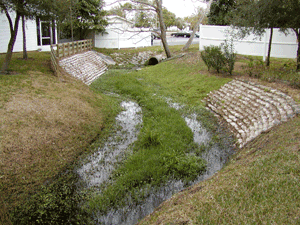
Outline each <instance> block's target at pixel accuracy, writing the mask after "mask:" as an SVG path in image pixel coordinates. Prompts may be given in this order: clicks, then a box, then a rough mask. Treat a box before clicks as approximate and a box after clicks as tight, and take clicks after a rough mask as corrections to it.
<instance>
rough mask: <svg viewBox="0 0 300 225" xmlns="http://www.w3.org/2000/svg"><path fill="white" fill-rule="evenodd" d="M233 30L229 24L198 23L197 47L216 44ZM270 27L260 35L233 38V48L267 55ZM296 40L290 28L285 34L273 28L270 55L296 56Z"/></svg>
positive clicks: (240, 51)
mask: <svg viewBox="0 0 300 225" xmlns="http://www.w3.org/2000/svg"><path fill="white" fill-rule="evenodd" d="M231 32H234V30H233V28H231V27H230V26H211V25H200V39H199V49H200V51H202V50H204V46H209V45H215V46H218V45H220V44H221V43H223V42H224V41H225V39H226V38H227V39H229V38H230V35H229V34H230V33H231ZM269 37H270V29H266V32H265V33H264V34H263V35H262V36H261V37H257V36H255V35H253V34H252V35H250V36H248V37H246V38H244V39H242V40H234V48H235V51H236V52H237V53H238V54H242V55H253V56H263V58H264V60H265V58H266V55H267V49H268V43H269ZM297 48H298V42H297V37H296V35H295V33H294V31H293V30H292V29H289V32H288V34H287V35H285V34H284V33H282V32H280V31H279V29H278V28H275V29H274V32H273V38H272V49H271V57H277V58H296V57H297Z"/></svg>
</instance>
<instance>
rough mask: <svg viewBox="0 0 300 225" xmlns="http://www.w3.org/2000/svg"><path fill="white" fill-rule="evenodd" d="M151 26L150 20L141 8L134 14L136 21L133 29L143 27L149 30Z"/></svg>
mask: <svg viewBox="0 0 300 225" xmlns="http://www.w3.org/2000/svg"><path fill="white" fill-rule="evenodd" d="M151 24H152V19H151V17H150V16H149V14H147V13H146V12H145V11H144V10H143V8H141V9H138V10H137V12H136V19H135V24H134V25H135V27H144V28H149V27H151Z"/></svg>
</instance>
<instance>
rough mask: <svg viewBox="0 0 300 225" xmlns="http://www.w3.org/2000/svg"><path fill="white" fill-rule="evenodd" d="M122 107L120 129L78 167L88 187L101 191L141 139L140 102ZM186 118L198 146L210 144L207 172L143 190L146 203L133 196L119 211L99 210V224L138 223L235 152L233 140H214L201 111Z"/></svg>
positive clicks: (176, 106)
mask: <svg viewBox="0 0 300 225" xmlns="http://www.w3.org/2000/svg"><path fill="white" fill-rule="evenodd" d="M167 102H168V103H169V106H170V107H173V108H175V109H177V110H178V109H180V108H182V106H180V105H179V104H176V103H171V102H170V100H167ZM121 106H122V107H123V108H124V111H122V112H121V113H120V114H119V115H118V116H117V118H116V121H117V126H118V127H119V128H120V129H119V130H118V131H117V132H116V133H115V134H114V135H113V136H111V137H110V138H109V139H108V140H107V142H106V143H105V145H104V147H103V148H101V149H98V151H97V152H96V153H94V154H93V155H92V156H90V157H89V158H88V159H87V160H85V162H84V163H83V165H82V167H81V168H79V169H78V170H77V173H78V174H79V175H80V177H81V180H82V181H83V182H84V183H85V185H84V186H85V188H87V189H89V188H93V190H95V191H98V192H99V193H100V192H101V189H100V186H101V185H102V184H103V183H104V182H107V181H108V179H109V177H110V175H111V173H112V172H113V170H114V169H115V164H116V163H118V162H119V161H120V160H121V159H122V158H123V156H124V155H125V154H126V152H127V151H128V149H129V151H130V146H131V145H132V144H133V143H134V142H135V141H136V140H137V135H138V133H139V129H138V127H139V126H140V125H141V124H142V114H141V113H142V110H141V108H140V107H139V106H138V104H136V103H134V102H131V101H129V102H122V103H121ZM183 117H184V119H185V121H186V124H187V126H188V127H189V128H190V129H191V130H192V131H193V134H194V142H195V143H197V144H198V145H204V146H208V147H207V148H206V150H205V151H204V152H203V153H202V154H201V156H202V158H203V159H205V160H206V161H207V169H206V171H205V172H204V173H203V174H201V175H199V176H198V177H197V179H196V180H195V181H193V182H190V183H188V185H187V184H186V183H185V182H183V181H181V180H179V181H176V180H169V181H168V182H167V183H165V184H164V185H162V186H160V187H158V188H146V189H143V190H140V191H143V192H144V193H145V199H144V200H143V202H139V203H135V202H134V201H132V200H131V199H127V202H128V204H127V206H125V207H122V208H119V209H116V210H115V209H112V210H110V211H108V212H107V213H106V215H102V214H101V213H99V212H95V213H94V215H93V217H94V218H93V219H94V221H95V224H136V223H137V222H138V221H139V220H141V219H142V218H144V217H145V216H147V215H149V214H150V213H152V212H153V211H154V209H155V208H156V207H158V206H159V205H160V204H161V203H162V202H163V201H165V200H167V199H169V198H171V196H172V195H173V194H175V193H178V192H179V191H181V190H183V189H185V188H186V187H187V186H190V185H193V184H195V183H198V182H200V181H203V180H205V179H207V178H209V177H211V176H212V175H213V174H214V173H216V172H217V171H218V170H220V169H221V168H222V167H223V165H224V164H225V163H226V161H227V160H228V157H229V156H230V155H231V154H233V153H234V150H233V148H232V147H230V146H231V141H232V140H230V139H226V138H223V139H222V140H221V142H222V143H221V144H220V143H212V141H211V139H212V135H211V134H210V133H209V132H208V131H207V130H206V129H205V128H204V127H203V126H202V124H201V122H200V121H198V120H197V114H195V113H194V114H191V115H187V116H183Z"/></svg>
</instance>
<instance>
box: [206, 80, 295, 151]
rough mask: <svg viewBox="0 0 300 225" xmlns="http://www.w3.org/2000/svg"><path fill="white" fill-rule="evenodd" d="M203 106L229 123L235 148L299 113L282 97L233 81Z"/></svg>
mask: <svg viewBox="0 0 300 225" xmlns="http://www.w3.org/2000/svg"><path fill="white" fill-rule="evenodd" d="M206 103H207V107H208V108H209V109H211V110H212V111H213V112H215V113H216V114H217V115H219V116H221V117H222V118H223V119H224V120H225V121H226V122H227V123H228V124H229V127H230V129H231V130H232V131H233V133H234V134H235V136H236V138H237V142H238V144H239V147H243V146H244V145H245V144H246V143H248V142H249V141H251V140H253V139H254V138H255V137H257V136H258V135H259V134H261V133H262V132H266V131H268V130H269V129H270V128H272V127H273V126H275V125H278V124H280V123H281V122H285V121H287V120H288V119H289V118H292V117H294V116H295V115H297V114H300V106H299V105H298V104H296V102H295V101H294V100H293V99H292V98H291V97H289V96H287V95H286V94H284V93H282V92H280V91H277V90H274V89H271V88H269V87H265V86H262V85H256V84H254V83H250V82H244V81H239V80H233V81H231V82H229V83H227V84H225V85H224V86H223V87H222V88H221V89H219V90H218V91H215V92H211V93H210V94H209V95H208V97H207V99H206Z"/></svg>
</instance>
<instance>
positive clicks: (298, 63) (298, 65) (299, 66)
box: [294, 28, 300, 71]
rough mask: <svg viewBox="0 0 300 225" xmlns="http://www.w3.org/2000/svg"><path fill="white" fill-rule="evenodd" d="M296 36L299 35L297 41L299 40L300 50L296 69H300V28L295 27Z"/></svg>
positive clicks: (299, 46)
mask: <svg viewBox="0 0 300 225" xmlns="http://www.w3.org/2000/svg"><path fill="white" fill-rule="evenodd" d="M294 31H295V33H296V36H297V41H298V50H297V67H296V71H300V29H299V28H298V29H294Z"/></svg>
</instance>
